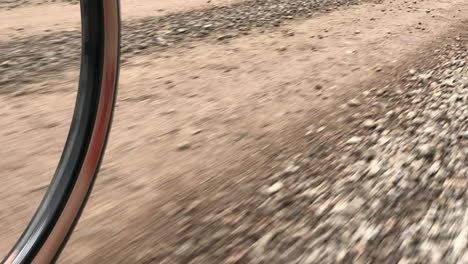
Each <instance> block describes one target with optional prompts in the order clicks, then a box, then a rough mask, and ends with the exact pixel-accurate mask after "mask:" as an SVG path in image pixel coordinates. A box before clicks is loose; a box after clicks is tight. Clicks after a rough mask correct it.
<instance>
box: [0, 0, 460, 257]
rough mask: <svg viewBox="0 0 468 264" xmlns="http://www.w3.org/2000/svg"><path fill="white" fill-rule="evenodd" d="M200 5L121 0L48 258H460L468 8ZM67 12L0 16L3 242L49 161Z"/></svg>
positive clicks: (65, 87)
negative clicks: (92, 175) (66, 212)
mask: <svg viewBox="0 0 468 264" xmlns="http://www.w3.org/2000/svg"><path fill="white" fill-rule="evenodd" d="M212 2H216V3H215V4H217V5H224V4H225V5H226V6H222V7H216V8H212V9H210V8H209V5H212V4H213V3H210V4H208V3H205V2H204V1H200V2H198V1H191V2H188V3H182V1H164V2H162V3H157V2H154V1H138V3H137V4H138V5H136V4H135V3H134V1H123V9H122V13H123V15H124V21H125V23H124V43H123V44H124V47H123V50H124V55H123V58H124V64H123V66H122V70H121V85H120V91H119V101H118V104H117V109H116V114H115V122H114V127H113V131H112V135H111V140H110V143H109V147H108V150H107V155H106V158H105V161H104V164H103V168H102V172H101V174H100V175H99V180H98V182H97V183H96V188H95V191H94V193H93V195H92V198H91V200H90V202H89V204H88V207H87V209H86V211H85V214H84V215H83V217H82V220H81V222H80V224H79V225H78V227H77V230H76V232H75V234H74V235H73V238H72V241H71V242H70V243H69V246H68V247H67V249H66V250H65V252H64V255H63V256H62V258H61V263H456V264H460V263H468V254H467V253H466V252H467V243H468V229H467V228H466V227H467V226H468V206H467V198H468V195H467V192H466V189H467V186H468V182H467V181H468V174H467V173H468V168H467V164H468V160H467V155H468V153H467V151H468V149H467V148H468V146H467V142H468V135H467V134H466V133H468V121H467V120H468V117H467V116H468V107H467V105H468V104H467V85H468V80H467V78H468V74H467V72H468V69H467V66H466V65H465V62H466V56H467V43H468V42H467V41H468V31H467V29H468V28H467V27H466V23H467V21H468V5H467V4H466V3H465V1H462V0H450V1H448V0H446V1H430V0H426V1H404V0H394V1H385V0H384V1H338V0H334V1H300V0H281V1H268V0H265V1H260V0H257V1H243V2H239V3H235V4H233V3H231V2H230V1H226V2H221V1H212ZM0 3H1V2H0ZM72 8H73V9H76V8H77V6H76V5H69V4H64V3H45V4H41V5H32V4H31V3H26V4H23V5H21V6H18V7H15V8H11V7H9V8H2V9H0V13H1V14H2V18H8V19H2V21H9V23H2V25H1V26H0V48H1V50H2V51H6V52H5V53H3V52H2V53H3V54H0V65H1V66H0V101H1V103H0V127H2V130H1V131H0V133H1V135H2V136H1V137H0V146H2V148H1V149H0V157H1V159H0V173H1V174H2V175H7V177H2V179H1V181H2V182H1V184H0V208H1V210H0V219H1V221H2V223H5V224H3V226H2V228H0V236H1V237H2V239H3V241H4V242H5V243H3V241H2V243H1V244H0V252H1V253H3V252H6V251H7V250H8V248H9V246H10V245H9V244H8V243H7V242H10V243H13V241H14V240H15V239H16V238H17V235H18V234H19V233H20V231H21V230H22V229H23V228H24V226H25V225H26V223H27V221H28V220H29V217H30V216H31V215H32V212H33V211H34V208H35V206H36V205H37V203H38V202H39V201H40V198H41V195H42V194H43V193H44V191H45V188H46V187H47V181H48V180H49V177H50V175H51V171H52V168H53V167H54V166H55V164H56V162H57V160H58V156H59V155H60V148H61V146H62V144H63V140H64V139H62V137H63V136H62V135H65V133H66V130H67V126H68V121H67V120H68V118H69V114H70V113H71V108H72V107H73V106H72V105H71V103H70V102H72V101H73V95H74V93H73V91H74V89H75V87H76V82H75V80H76V70H77V66H78V65H77V64H76V56H77V55H78V53H79V49H78V47H79V45H78V43H79V41H78V42H77V40H79V35H78V34H77V32H76V30H77V25H76V22H77V21H76V20H75V21H73V19H77V17H78V16H76V15H77V14H78V13H77V12H76V10H75V11H73V12H74V15H72V16H71V17H70V19H69V20H68V19H67V18H68V16H67V14H68V13H67V12H70V14H71V12H72V11H67V10H71V9H72ZM194 8H198V9H197V10H194V11H191V9H194ZM161 9H164V11H158V10H161ZM45 10H47V12H51V13H50V14H57V15H56V16H55V15H48V16H47V18H46V19H45V18H44V17H45V16H40V15H33V14H41V12H46V11H45ZM152 12H154V13H152ZM169 13H172V14H171V15H168V14H169ZM18 14H25V15H24V16H27V17H30V18H31V20H29V19H24V16H23V15H18ZM29 14H31V15H29ZM147 16H148V17H147ZM36 17H37V19H42V20H38V21H40V22H37V23H36V22H34V23H32V22H30V21H32V20H33V18H34V19H35V18H36ZM22 18H23V19H22ZM65 20H67V21H69V22H66V23H63V22H62V21H65ZM55 24H58V25H55ZM19 28H22V29H19ZM62 30H66V33H64V32H63V31H62ZM35 32H37V33H35ZM63 47H65V48H63ZM48 52H49V53H48ZM50 52H52V53H50ZM45 76H47V77H45ZM26 165H27V166H26Z"/></svg>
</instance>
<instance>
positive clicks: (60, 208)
mask: <svg viewBox="0 0 468 264" xmlns="http://www.w3.org/2000/svg"><path fill="white" fill-rule="evenodd" d="M81 21H82V22H81V27H82V51H81V70H80V82H79V87H78V93H77V100H76V104H75V111H74V114H73V120H72V123H71V126H70V131H69V134H68V138H67V142H66V144H65V147H64V150H63V153H62V156H61V159H60V162H59V164H58V167H57V169H56V171H55V174H54V177H53V178H52V181H51V183H50V185H49V188H48V190H47V193H46V194H45V196H44V198H43V200H42V202H41V204H40V205H39V208H38V210H37V211H36V213H35V215H34V216H33V218H32V220H31V221H30V223H29V225H28V227H27V228H26V230H25V231H24V233H23V234H22V236H21V237H20V239H19V240H18V242H17V243H16V244H15V246H14V247H13V249H12V250H11V251H10V252H9V254H8V255H7V257H6V258H5V259H4V260H3V262H2V263H4V264H20V263H53V262H55V261H56V260H57V258H58V256H59V254H60V253H61V251H62V249H63V248H64V246H65V244H66V242H67V241H68V239H69V237H70V235H71V233H72V232H73V229H74V227H75V225H76V224H77V222H78V219H79V217H80V215H81V212H82V210H83V208H84V206H85V204H86V201H87V198H88V196H89V194H90V193H91V189H92V186H93V183H94V181H95V179H96V175H97V173H98V170H99V165H100V162H101V160H102V156H103V154H104V150H105V146H106V142H107V136H108V133H109V130H110V127H111V122H112V114H113V108H114V103H115V98H116V93H117V82H118V74H119V57H120V51H119V42H120V13H119V2H118V0H81Z"/></svg>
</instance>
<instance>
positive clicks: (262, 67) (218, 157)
mask: <svg viewBox="0 0 468 264" xmlns="http://www.w3.org/2000/svg"><path fill="white" fill-rule="evenodd" d="M405 2H407V1H404V0H395V1H391V2H385V3H384V4H378V5H375V4H363V5H360V6H355V7H351V8H348V9H346V10H341V11H336V12H332V13H330V14H327V15H323V16H319V17H315V18H312V19H309V20H305V21H301V22H294V21H293V22H291V23H289V24H287V25H285V26H282V27H281V28H279V29H278V30H277V31H274V32H266V33H263V34H251V35H250V36H245V37H241V38H238V39H234V40H232V41H230V42H229V43H224V44H220V43H215V42H214V41H213V42H212V43H195V44H194V46H195V47H194V48H193V49H178V50H169V51H167V52H166V53H165V54H164V55H166V57H164V58H158V59H157V58H152V57H151V56H146V57H135V58H132V59H131V60H130V62H129V64H128V65H126V66H125V67H123V68H122V71H121V85H120V91H119V101H118V104H117V108H116V113H115V122H114V127H113V131H112V135H111V139H110V143H109V147H108V149H107V154H106V158H105V160H104V164H103V168H102V173H101V174H100V175H99V179H98V181H97V183H96V187H95V190H94V193H93V195H92V198H91V199H90V202H89V204H88V207H87V209H86V211H85V213H84V215H83V217H82V219H81V222H80V224H79V225H78V227H77V230H76V232H75V234H74V235H73V237H72V240H71V242H70V243H69V245H68V247H67V248H66V250H65V252H64V255H63V256H62V258H61V261H60V263H104V262H105V263H138V260H139V255H138V254H137V253H135V252H130V251H128V250H126V249H127V248H130V247H131V245H134V243H136V244H137V245H141V248H142V250H150V249H151V245H155V244H158V243H160V242H162V241H163V240H167V239H172V238H173V236H174V235H175V234H174V232H175V230H177V229H176V227H175V225H174V223H166V220H164V211H163V207H162V206H163V205H165V204H167V203H168V202H169V201H172V202H174V201H176V200H180V199H184V198H185V197H187V196H189V195H190V194H191V193H193V192H194V191H196V192H198V195H212V194H213V190H214V189H215V188H216V185H217V184H220V183H238V182H242V181H244V180H245V179H248V178H251V177H258V176H261V175H262V174H265V173H268V171H270V170H271V168H272V167H274V166H276V163H275V160H274V159H273V158H274V156H275V155H279V154H284V153H291V151H301V150H304V149H305V148H306V147H307V146H306V142H307V141H306V139H305V138H304V137H303V134H304V132H305V130H304V129H305V128H306V127H307V126H309V125H311V124H316V123H319V122H324V121H326V122H330V123H333V120H329V119H327V118H329V117H328V114H329V113H332V112H333V111H334V110H336V109H337V108H338V107H339V106H340V105H342V104H343V103H344V102H345V100H347V99H349V98H352V97H355V96H358V95H359V93H360V92H363V91H365V90H368V89H371V88H373V87H369V86H368V85H364V84H369V83H372V81H373V80H381V79H385V78H386V77H387V76H388V73H389V72H392V71H394V70H396V69H398V68H399V67H400V66H402V63H406V62H408V58H418V57H422V56H424V57H426V58H427V57H430V55H429V54H420V53H419V52H420V51H421V50H424V49H423V48H427V47H431V45H432V43H435V42H437V41H438V40H440V39H441V37H442V36H446V34H447V32H452V31H451V30H452V29H454V28H456V26H458V25H459V24H460V23H462V22H463V21H466V19H468V7H467V6H466V3H465V1H464V0H451V1H424V2H417V3H416V4H412V8H411V9H409V8H408V4H406V3H405ZM57 6H58V5H57ZM31 8H32V7H31ZM34 8H36V7H34ZM140 8H141V7H140ZM158 8H160V7H158ZM427 10H430V13H427V12H426V11H427ZM2 12H3V11H2ZM139 12H142V11H139ZM145 12H147V11H146V10H145ZM38 27H41V26H38ZM423 28H424V29H423ZM41 30H42V29H41ZM0 31H1V30H0ZM291 32H293V33H294V34H292V33H291ZM454 37H455V35H454ZM75 79H76V78H75V77H74V73H72V72H70V73H67V74H65V76H61V77H57V76H56V77H51V78H49V79H48V80H45V81H44V82H41V83H39V84H37V83H36V84H31V86H34V89H32V90H35V91H36V92H33V93H30V94H25V95H22V96H16V97H13V96H7V95H2V96H0V127H2V130H1V131H0V135H1V136H0V146H2V148H1V149H0V157H1V158H0V174H1V175H4V176H3V177H2V182H1V184H0V208H1V210H0V219H1V222H2V226H1V227H0V237H2V243H1V244H0V253H2V254H4V253H5V252H6V251H7V250H8V248H9V247H10V245H11V243H13V241H14V240H15V239H16V238H17V236H18V234H19V233H20V232H21V230H22V229H23V228H24V227H25V225H26V224H27V222H28V220H29V217H30V216H31V215H32V213H33V211H34V209H35V206H37V204H38V203H39V201H40V199H41V195H42V194H43V193H44V191H45V188H46V186H47V181H48V180H49V179H50V175H51V172H52V170H53V167H54V166H55V164H56V162H57V160H58V157H59V154H60V150H61V146H62V145H63V141H64V135H65V133H66V131H67V126H68V121H67V120H68V119H69V116H70V114H71V111H72V106H73V105H72V102H73V94H74V93H73V89H74V88H75V86H76V84H75V82H73V81H74V80H75ZM317 85H321V86H322V87H323V88H322V89H321V90H317V89H316V86H317ZM26 90H29V89H26ZM326 122H325V123H326ZM185 142H188V143H189V145H190V149H188V150H184V151H179V150H178V146H180V145H181V144H184V143H185ZM266 153H270V154H268V155H267V154H266ZM26 165H27V166H26ZM163 223H164V225H163ZM166 224H167V225H166ZM149 226H151V227H154V226H157V228H153V230H157V232H154V233H151V234H149V235H148V234H147V233H145V230H146V232H147V230H148V229H147V227H149ZM103 261H104V262H103Z"/></svg>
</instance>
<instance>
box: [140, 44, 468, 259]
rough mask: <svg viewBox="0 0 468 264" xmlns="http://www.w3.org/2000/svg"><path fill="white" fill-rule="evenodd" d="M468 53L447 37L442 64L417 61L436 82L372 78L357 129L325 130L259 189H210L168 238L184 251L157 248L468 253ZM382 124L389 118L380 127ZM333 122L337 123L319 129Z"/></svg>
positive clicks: (390, 255) (300, 255)
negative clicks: (223, 195) (375, 84)
mask: <svg viewBox="0 0 468 264" xmlns="http://www.w3.org/2000/svg"><path fill="white" fill-rule="evenodd" d="M467 57H468V49H467V47H466V46H462V45H459V44H457V43H454V44H446V46H445V48H444V49H440V50H439V52H438V53H436V54H435V55H434V57H433V58H432V57H431V62H430V63H432V64H433V65H432V66H431V65H428V66H425V68H418V69H417V72H423V73H424V72H432V73H431V81H430V82H427V81H424V80H421V79H419V78H412V77H411V76H412V75H414V74H415V72H416V70H415V72H411V73H410V72H409V70H406V71H404V73H403V76H401V77H399V78H395V79H394V80H393V81H391V83H390V84H389V85H388V86H386V87H382V88H380V89H372V90H371V91H370V92H369V93H366V94H367V95H366V96H363V97H362V98H360V104H359V105H360V106H359V108H361V109H357V108H353V109H354V110H356V111H360V112H361V113H366V114H362V115H355V114H354V113H352V112H353V111H349V109H345V110H343V115H349V116H352V115H355V116H356V117H355V118H353V120H355V121H353V122H351V123H343V125H344V126H349V128H350V129H345V128H343V129H340V133H342V134H341V136H331V137H330V138H329V139H327V138H326V137H323V138H322V137H320V138H317V139H316V140H314V141H313V144H314V146H313V147H312V150H313V155H311V154H310V153H309V154H307V153H304V154H298V155H295V156H294V157H292V158H290V159H289V160H287V161H286V164H285V165H284V169H283V170H281V171H278V172H277V173H273V174H271V175H269V176H266V177H259V178H258V179H255V181H256V184H258V188H257V187H255V188H253V191H252V192H251V193H250V194H246V193H242V194H238V195H236V198H234V199H233V200H231V201H227V202H226V201H223V202H220V204H219V206H217V207H216V206H215V207H213V204H212V203H214V200H216V199H217V198H216V197H218V196H216V195H215V194H213V197H215V198H212V197H211V198H210V197H203V198H199V200H198V201H197V205H199V207H197V208H196V209H194V210H193V209H191V211H190V212H191V213H189V214H179V215H177V216H176V217H178V220H177V221H179V222H180V223H181V227H180V228H181V230H182V231H181V232H179V233H178V236H177V241H176V242H175V243H174V244H171V245H170V246H169V248H171V250H169V251H170V252H173V253H168V254H167V255H164V256H159V258H154V256H152V257H153V259H158V260H160V261H161V262H162V263H192V262H193V261H195V260H196V261H201V262H193V263H311V264H312V263H321V264H323V263H324V264H327V263H428V264H431V263H434V264H439V263H447V264H464V263H467V261H468V253H467V252H468V193H467V188H468V139H467V138H466V136H464V135H465V134H466V131H467V130H468V97H467V94H468V83H466V82H465V81H464V80H466V76H468V67H467V66H465V65H464V63H463V62H464V61H465V60H466V58H467ZM437 61H439V62H440V63H437ZM447 62H450V63H447ZM446 79H451V80H453V82H452V84H453V85H451V86H447V85H445V84H444V82H445V80H446ZM391 87H393V88H391ZM414 102H416V103H414ZM364 116H367V117H364ZM370 116H372V119H368V118H370ZM356 119H357V120H356ZM366 120H371V121H366ZM363 123H365V124H368V125H365V126H363V125H361V124H363ZM371 123H372V126H371ZM374 123H378V124H379V126H381V128H382V129H369V127H374ZM307 129H308V130H311V128H310V127H309V128H307ZM329 132H330V129H329V128H328V126H327V128H325V129H324V130H323V131H322V132H321V133H320V134H321V135H326V134H327V133H329ZM314 135H315V134H310V135H309V137H313V136H314ZM330 135H335V134H334V132H333V131H331V134H330ZM350 141H351V143H352V144H350ZM319 146H321V147H319ZM322 146H323V147H322ZM227 188H229V190H230V191H231V192H236V191H235V190H236V187H235V186H229V187H227ZM180 206H182V205H180ZM203 206H206V208H209V214H207V213H203V212H202V211H201V209H200V208H202V207H203ZM213 208H217V209H213ZM176 211H181V212H184V211H186V210H184V208H181V209H180V210H176ZM220 231H222V233H220V235H215V234H217V233H218V232H220ZM181 252H182V253H181ZM185 252H189V253H185ZM187 254H189V255H190V257H187V256H188V255H187ZM190 260H192V262H189V261H190ZM141 261H142V262H144V261H145V260H144V259H143V260H141ZM163 261H165V262H163Z"/></svg>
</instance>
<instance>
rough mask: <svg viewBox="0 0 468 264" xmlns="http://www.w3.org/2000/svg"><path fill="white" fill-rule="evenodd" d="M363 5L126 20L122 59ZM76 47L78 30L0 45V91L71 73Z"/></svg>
mask: <svg viewBox="0 0 468 264" xmlns="http://www.w3.org/2000/svg"><path fill="white" fill-rule="evenodd" d="M367 1H375V0H252V1H245V2H240V3H237V4H233V5H231V6H221V7H213V8H210V9H202V10H193V11H189V12H185V13H176V14H170V15H167V16H163V17H148V18H143V19H139V20H134V21H127V22H125V23H124V25H123V32H122V59H123V61H126V60H127V59H128V58H130V57H132V56H135V55H141V54H147V53H154V52H160V51H162V50H165V49H168V48H171V47H174V46H180V45H183V44H184V43H187V42H193V41H199V40H201V39H208V40H216V41H221V42H222V41H226V40H229V39H232V38H235V37H238V36H241V35H246V34H249V33H251V32H252V31H253V30H254V29H257V28H275V27H278V26H280V25H281V24H282V23H284V21H288V20H291V19H300V18H307V17H310V16H313V15H316V14H319V13H323V12H329V11H332V10H334V9H336V8H338V7H340V6H348V5H353V4H359V3H361V2H367ZM80 46H81V37H80V32H78V31H63V32H53V33H46V34H42V35H35V36H29V37H24V38H15V39H12V40H10V41H0V50H2V52H1V53H0V62H1V63H0V91H1V90H4V89H2V87H3V88H5V87H14V86H16V85H17V84H19V83H29V82H34V81H35V80H36V79H38V78H39V77H40V76H42V75H43V74H45V73H50V72H56V73H57V72H58V73H60V72H63V71H64V70H66V69H70V68H72V69H73V68H75V69H76V68H77V67H78V66H79V65H78V63H79V61H80V59H79V55H80Z"/></svg>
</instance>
